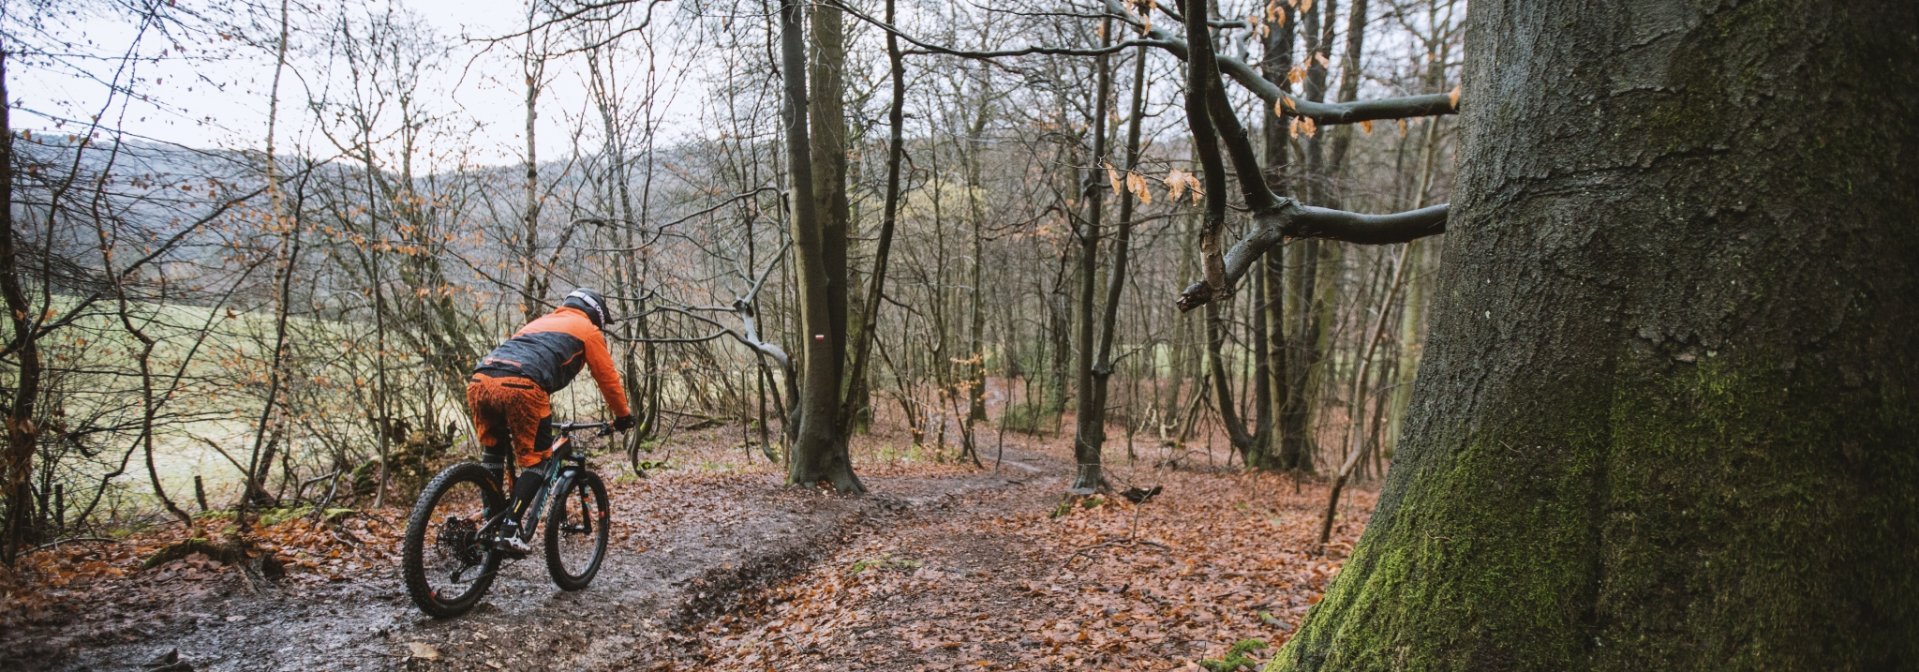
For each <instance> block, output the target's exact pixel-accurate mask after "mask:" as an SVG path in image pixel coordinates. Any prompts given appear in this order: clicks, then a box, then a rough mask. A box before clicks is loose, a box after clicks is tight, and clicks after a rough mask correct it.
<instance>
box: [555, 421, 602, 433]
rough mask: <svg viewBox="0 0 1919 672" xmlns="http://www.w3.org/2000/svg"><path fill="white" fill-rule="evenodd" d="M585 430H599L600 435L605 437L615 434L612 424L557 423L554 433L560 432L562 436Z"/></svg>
mask: <svg viewBox="0 0 1919 672" xmlns="http://www.w3.org/2000/svg"><path fill="white" fill-rule="evenodd" d="M583 429H597V430H600V434H601V435H602V436H604V435H607V434H612V433H613V423H610V422H556V423H553V431H556V432H559V433H561V434H568V433H572V432H577V431H580V430H583Z"/></svg>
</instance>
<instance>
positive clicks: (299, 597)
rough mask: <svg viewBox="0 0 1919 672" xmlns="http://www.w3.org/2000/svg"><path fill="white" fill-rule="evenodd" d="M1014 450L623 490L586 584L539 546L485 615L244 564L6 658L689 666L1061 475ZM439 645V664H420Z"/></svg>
mask: <svg viewBox="0 0 1919 672" xmlns="http://www.w3.org/2000/svg"><path fill="white" fill-rule="evenodd" d="M1008 458H1009V460H1017V461H1018V462H1017V463H1009V465H1008V466H1007V467H1006V468H1004V469H1002V470H1000V472H999V473H997V474H996V473H993V472H992V471H986V472H980V473H973V474H964V475H955V476H933V477H867V478H866V479H865V480H866V483H867V486H868V488H869V489H870V490H871V491H872V494H871V495H870V496H867V497H863V498H841V497H834V496H830V495H825V494H821V493H818V492H812V491H804V490H796V489H792V488H785V487H781V486H780V485H779V482H778V480H777V478H776V477H773V476H771V475H768V474H764V473H761V474H748V475H731V476H703V477H700V478H697V479H681V480H678V481H676V482H672V483H671V484H670V485H667V484H662V483H660V482H655V481H647V482H641V483H637V484H628V485H624V486H615V487H614V498H615V507H616V508H615V511H616V513H617V514H619V515H621V517H622V518H624V519H625V521H626V525H627V529H625V530H619V532H618V533H617V537H616V541H615V544H614V546H615V547H614V550H613V552H612V553H611V554H610V556H609V558H608V559H607V563H606V565H605V566H604V567H603V568H602V570H601V572H600V574H599V576H598V577H597V578H596V579H595V580H594V582H593V585H592V586H591V587H590V588H588V589H586V590H584V591H581V592H577V593H562V592H560V591H558V590H557V589H555V588H554V587H553V585H552V583H551V581H550V580H549V579H548V578H547V576H546V573H545V568H544V567H543V566H542V564H541V563H542V561H541V560H540V559H538V558H537V557H535V558H530V559H527V560H522V561H519V562H517V563H515V564H513V565H511V566H508V567H506V568H504V569H503V570H502V573H501V576H500V578H499V580H498V581H497V582H495V584H494V586H493V589H492V591H491V592H490V593H489V594H488V595H487V598H486V600H485V602H484V603H482V604H481V605H480V606H479V607H477V608H476V609H475V610H474V611H473V612H472V613H470V614H468V615H466V616H464V617H461V618H457V619H450V620H444V621H436V620H433V619H430V618H427V617H425V616H424V615H422V614H421V613H420V612H419V611H418V609H416V608H415V607H414V606H413V604H412V603H411V601H409V600H408V599H407V597H406V594H405V590H404V588H402V586H401V583H400V580H399V576H398V571H397V567H385V568H382V569H380V570H378V571H377V573H375V574H372V575H368V576H365V577H363V578H362V579H360V580H355V581H341V582H335V583H330V584H324V585H320V586H303V587H298V588H286V589H281V588H275V587H273V586H266V587H264V588H261V589H259V590H260V592H259V593H258V594H255V593H254V592H252V590H250V589H249V587H248V585H247V583H246V582H245V581H244V580H242V579H241V578H239V577H238V576H237V575H234V576H231V577H229V578H228V579H224V580H221V581H212V582H203V583H205V584H213V585H183V586H182V587H181V589H180V590H176V591H173V592H159V591H145V592H144V593H143V595H142V596H138V597H132V596H130V597H128V598H127V599H124V600H119V601H115V600H111V599H110V600H109V601H108V602H106V603H103V604H99V605H94V606H87V607H83V608H82V609H83V610H84V612H85V614H86V615H85V616H84V617H83V620H82V621H81V622H78V623H72V624H66V625H61V626H52V627H44V626H43V627H35V628H23V631H21V632H14V633H8V634H7V635H5V636H4V637H0V644H3V645H4V648H5V649H6V651H7V656H6V660H5V664H0V668H7V669H25V670H41V669H45V670H96V669H98V670H126V669H143V665H145V664H146V663H148V662H149V661H152V660H154V659H155V658H156V657H158V656H161V655H164V654H166V653H168V652H169V651H174V650H177V651H178V655H179V658H180V659H181V660H183V661H185V662H186V663H188V664H190V665H191V666H192V668H191V669H194V670H387V669H413V668H421V669H425V668H427V667H432V668H436V669H507V670H517V669H584V670H599V669H648V668H649V667H655V666H671V665H673V663H674V659H679V660H682V661H683V660H686V656H688V655H689V654H690V653H693V652H690V651H689V650H688V649H687V648H686V647H685V646H683V645H675V642H680V643H684V642H687V641H690V640H689V639H688V638H687V637H686V636H685V635H683V634H680V633H686V632H692V631H697V630H699V629H701V628H704V627H706V626H707V623H708V621H710V620H711V619H712V618H714V617H716V616H718V615H720V614H722V613H724V612H726V611H727V610H728V609H730V608H732V607H733V606H734V604H735V602H736V601H738V600H739V599H740V598H741V597H742V596H750V595H753V594H755V592H756V591H757V590H758V589H761V588H764V587H766V586H769V585H772V584H774V583H776V582H778V581H781V580H783V579H785V578H787V577H791V576H794V575H795V574H797V573H799V572H802V571H804V570H805V569H806V568H807V567H809V566H810V565H811V564H812V563H814V562H816V561H818V560H819V559H820V558H822V557H825V556H827V555H828V554H830V553H832V552H834V551H835V550H836V549H838V548H841V547H843V546H844V545H845V544H846V543H848V542H850V541H851V540H853V539H856V538H859V537H860V536H861V535H866V534H870V533H873V532H875V531H883V530H891V529H893V528H895V527H900V526H901V523H903V522H905V521H907V520H909V519H912V518H915V517H921V516H926V515H928V514H931V513H933V512H937V511H940V510H945V509H951V508H953V507H955V506H958V505H960V503H962V502H966V501H968V500H972V499H977V498H978V497H979V496H980V494H981V493H983V492H998V491H1009V490H1021V491H1024V490H1029V489H1030V490H1033V491H1037V490H1038V489H1040V488H1043V487H1044V483H1042V481H1044V482H1050V480H1052V479H1051V477H1049V476H1040V475H1036V474H1050V473H1061V472H1059V471H1058V470H1057V469H1054V468H1053V467H1057V466H1058V465H1053V464H1051V463H1050V461H1049V458H1046V457H1043V456H1040V455H1037V454H1028V453H1023V452H1019V451H1013V450H1009V451H1008ZM1035 465H1039V466H1035ZM1042 467H1044V468H1042ZM1022 485H1023V486H1024V487H1009V486H1022ZM908 527H910V526H908ZM384 541H392V540H384ZM384 541H383V542H375V543H384ZM394 543H397V541H395V542H394ZM417 645H425V646H424V647H421V646H417ZM427 647H430V648H427ZM422 653H424V654H426V655H428V656H437V659H438V662H437V663H434V662H430V661H428V660H420V659H417V658H416V656H417V655H418V654H422ZM179 669H186V668H179Z"/></svg>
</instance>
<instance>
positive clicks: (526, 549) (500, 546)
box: [493, 537, 533, 558]
mask: <svg viewBox="0 0 1919 672" xmlns="http://www.w3.org/2000/svg"><path fill="white" fill-rule="evenodd" d="M493 548H494V550H497V551H500V552H502V553H505V554H507V556H508V557H512V558H524V557H526V555H527V554H528V553H532V552H533V546H532V545H531V544H528V543H526V541H524V540H522V539H520V538H519V537H501V538H500V539H498V540H495V541H494V542H493Z"/></svg>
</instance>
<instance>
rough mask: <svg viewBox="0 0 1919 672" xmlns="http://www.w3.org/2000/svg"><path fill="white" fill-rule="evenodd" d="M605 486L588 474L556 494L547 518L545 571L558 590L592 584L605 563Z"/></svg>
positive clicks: (575, 478) (607, 515)
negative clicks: (602, 563) (550, 576)
mask: <svg viewBox="0 0 1919 672" xmlns="http://www.w3.org/2000/svg"><path fill="white" fill-rule="evenodd" d="M611 522H612V514H611V511H610V509H609V508H608V507H607V500H606V485H605V484H602V483H601V482H600V477H599V475H598V474H595V473H593V472H591V471H581V472H579V473H577V474H574V476H573V478H572V479H570V480H568V481H567V483H566V489H565V491H564V492H560V493H558V494H557V495H555V497H554V499H553V506H552V508H551V510H550V513H548V514H547V519H546V571H547V573H548V574H551V575H552V576H553V583H554V584H557V585H558V586H559V587H560V589H561V590H579V589H581V588H585V587H586V584H589V583H592V582H593V575H594V574H598V573H599V571H600V563H601V562H602V561H604V560H606V541H607V532H608V530H607V527H608V525H609V524H610V523H611Z"/></svg>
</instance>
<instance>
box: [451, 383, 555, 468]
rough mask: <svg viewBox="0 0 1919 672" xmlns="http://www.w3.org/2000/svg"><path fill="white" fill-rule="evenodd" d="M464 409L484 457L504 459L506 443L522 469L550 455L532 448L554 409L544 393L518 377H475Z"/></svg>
mask: <svg viewBox="0 0 1919 672" xmlns="http://www.w3.org/2000/svg"><path fill="white" fill-rule="evenodd" d="M466 405H467V408H468V409H470V410H471V411H472V412H473V428H474V429H475V430H477V431H478V432H479V434H480V447H481V448H483V449H484V450H485V451H486V454H487V456H489V457H491V456H495V455H498V456H502V457H504V456H505V455H506V447H505V446H504V445H502V444H503V443H504V442H505V441H509V440H510V441H512V442H513V461H514V462H515V463H517V464H519V465H520V468H521V469H525V468H527V467H531V466H534V465H536V464H539V463H540V461H541V460H545V459H546V458H547V457H548V456H549V455H550V454H551V453H552V451H551V450H550V449H549V448H548V447H547V446H540V445H535V441H536V440H537V439H538V437H539V436H540V434H542V433H543V432H542V430H543V429H545V428H546V426H547V422H548V420H549V419H550V418H552V417H553V408H552V406H551V404H550V402H549V401H548V400H547V397H546V390H542V389H540V386H539V385H538V384H536V383H534V382H533V381H531V380H527V379H525V378H520V377H517V376H502V377H498V378H495V377H493V376H488V375H485V374H474V376H473V378H471V379H470V380H469V381H468V382H467V385H466Z"/></svg>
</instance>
